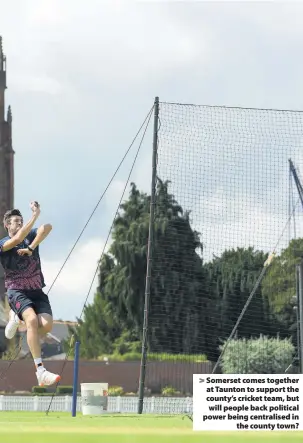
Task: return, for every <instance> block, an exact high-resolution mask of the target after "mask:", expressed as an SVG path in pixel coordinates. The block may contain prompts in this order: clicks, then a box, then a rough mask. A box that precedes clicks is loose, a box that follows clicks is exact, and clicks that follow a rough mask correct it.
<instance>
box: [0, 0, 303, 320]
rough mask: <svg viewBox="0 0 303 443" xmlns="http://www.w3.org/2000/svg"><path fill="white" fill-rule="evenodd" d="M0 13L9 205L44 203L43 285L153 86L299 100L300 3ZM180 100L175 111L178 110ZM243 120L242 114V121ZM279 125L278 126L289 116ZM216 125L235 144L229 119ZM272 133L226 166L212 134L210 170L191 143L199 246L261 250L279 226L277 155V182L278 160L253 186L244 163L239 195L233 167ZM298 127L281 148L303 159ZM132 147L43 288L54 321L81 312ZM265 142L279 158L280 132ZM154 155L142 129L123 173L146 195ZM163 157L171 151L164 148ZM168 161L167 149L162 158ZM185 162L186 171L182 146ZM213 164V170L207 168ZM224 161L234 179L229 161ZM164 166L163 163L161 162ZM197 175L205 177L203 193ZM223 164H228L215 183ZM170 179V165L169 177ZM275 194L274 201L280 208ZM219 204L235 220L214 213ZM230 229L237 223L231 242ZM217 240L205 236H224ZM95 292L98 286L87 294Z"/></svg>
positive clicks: (224, 100) (293, 104) (198, 100)
mask: <svg viewBox="0 0 303 443" xmlns="http://www.w3.org/2000/svg"><path fill="white" fill-rule="evenodd" d="M0 11H1V13H0V34H1V35H2V37H3V46H4V51H5V54H6V56H7V84H8V90H7V93H6V104H7V105H9V104H10V105H11V106H12V113H13V147H14V150H15V152H16V155H15V206H16V207H18V208H19V209H20V210H22V212H23V213H24V217H25V218H26V217H29V216H30V211H29V202H30V201H31V200H38V201H39V202H40V203H41V209H42V213H41V217H40V220H39V222H41V223H47V222H49V223H52V225H53V231H52V233H51V235H50V236H49V237H48V238H47V239H46V240H45V242H44V243H43V244H42V245H41V258H42V264H43V271H44V275H45V279H46V282H47V287H46V291H47V290H48V289H49V287H50V285H51V283H52V281H53V279H54V278H55V276H56V275H57V273H58V271H59V270H60V268H61V266H62V264H63V262H64V261H65V259H66V257H67V255H68V254H69V252H70V250H71V248H72V247H73V245H74V243H75V241H76V239H77V238H78V236H79V234H80V232H81V230H82V229H83V227H84V224H85V223H86V221H87V220H88V218H89V216H90V214H91V213H92V211H93V209H94V207H95V205H96V204H97V202H98V200H99V198H100V196H101V195H102V193H103V192H104V191H105V189H106V187H107V185H108V183H109V181H110V180H111V178H112V176H113V174H114V172H115V170H116V168H117V166H118V164H119V163H120V161H121V159H122V157H123V155H124V154H125V152H126V150H127V149H128V147H129V146H130V144H131V142H132V140H133V138H134V136H135V134H136V133H137V131H138V129H139V128H140V126H141V124H142V122H143V121H144V119H145V117H146V115H147V114H148V112H149V110H150V109H151V107H152V106H153V103H154V98H155V96H159V97H160V101H163V102H176V103H194V104H199V105H226V106H240V107H257V108H275V109H276V108H277V109H294V110H303V86H302V74H303V72H302V71H303V60H302V57H300V54H301V53H302V49H303V4H302V3H299V2H296V3H290V2H287V3H286V2H285V3H281V2H279V3H277V2H267V3H261V2H251V3H249V2H233V3H228V2H221V3H220V2H190V1H183V2H172V1H166V2H159V1H149V2H145V1H137V2H132V1H123V2H118V1H114V0H111V1H97V0H90V1H89V7H88V6H87V4H86V3H83V2H82V1H79V0H73V1H71V0H64V2H62V1H59V0H44V1H43V2H41V1H38V0H10V2H7V1H6V0H0ZM172 109H173V108H172ZM180 109H181V108H178V111H177V112H183V110H182V109H183V108H182V109H181V111H180ZM167 112H168V113H169V112H171V111H170V110H168V111H167ZM203 112H204V114H203ZM203 112H202V113H201V114H200V116H196V117H195V118H196V119H197V120H196V122H198V123H199V122H200V123H201V126H200V129H199V131H200V132H199V136H198V137H197V139H196V141H195V143H196V144H195V146H196V148H197V147H198V144H199V143H200V142H201V141H202V140H203V129H202V128H208V131H209V132H208V134H209V138H208V140H210V139H211V134H212V133H213V132H211V131H210V130H211V129H212V131H215V129H214V128H213V127H212V126H211V124H210V123H208V126H207V123H206V121H203V117H204V116H206V111H203ZM167 115H169V114H167ZM171 115H172V114H171ZM184 115H185V114H184ZM184 118H188V117H184ZM216 118H217V120H216ZM241 118H243V117H239V119H240V120H238V121H242V122H243V121H244V120H241ZM176 121H177V120H176ZM216 121H217V122H218V124H219V123H220V122H221V120H220V118H219V116H218V114H217V117H214V120H213V122H216ZM282 123H283V125H284V127H286V126H287V121H286V117H285V119H284V120H283V122H282ZM224 124H225V129H226V128H228V135H227V140H228V141H229V142H231V141H232V140H234V139H233V138H232V133H233V132H232V131H233V130H234V129H232V128H235V127H236V126H235V125H236V124H235V123H234V125H233V126H232V125H231V126H230V125H228V124H227V123H226V121H225V123H224ZM203 125H204V126H203ZM276 125H279V121H278V120H277V121H276ZM173 128H174V125H173V124H172V123H171V124H170V123H168V124H167V125H166V126H165V124H164V125H163V127H162V131H163V134H164V131H165V129H166V130H167V131H171V132H170V137H171V139H170V140H171V141H172V140H175V141H176V140H177V139H176V137H177V136H176V134H177V130H176V133H175V135H174V133H173V132H172V130H173ZM179 131H180V127H179ZM217 131H218V129H217ZM242 131H243V132H242V133H241V131H240V132H239V134H238V139H237V140H236V142H237V143H238V145H237V146H239V143H240V138H239V137H240V136H241V135H242V136H244V135H245V131H244V126H243V127H242ZM273 132H274V130H272V132H271V133H269V134H267V135H265V136H264V134H263V133H261V130H260V131H259V132H258V131H256V132H255V136H256V137H259V138H258V140H257V144H256V145H253V143H252V141H251V140H252V139H250V141H249V142H247V143H246V145H245V156H242V157H241V155H242V154H241V152H240V151H234V152H235V153H237V155H238V162H237V161H235V160H234V159H233V158H232V155H231V157H230V158H229V157H228V151H227V150H226V152H225V155H227V157H226V163H225V162H223V164H222V162H221V163H220V149H219V148H220V147H222V140H221V142H219V138H218V132H217V136H216V137H217V138H216V142H214V146H215V151H214V153H213V154H214V155H213V156H210V155H209V156H208V157H207V162H208V163H207V164H208V165H209V166H208V169H207V168H206V169H205V167H204V169H203V167H202V165H204V166H205V164H206V163H205V162H204V163H203V162H202V159H203V157H199V151H195V152H196V156H197V157H195V158H196V159H199V160H198V162H197V160H192V161H193V162H195V164H196V166H197V164H198V165H200V166H199V168H198V169H197V171H198V172H197V173H196V176H197V177H198V179H197V180H198V181H196V182H195V181H194V180H193V179H192V187H191V188H190V189H191V191H190V192H191V194H190V195H188V200H187V202H188V203H192V206H193V207H194V209H195V210H194V211H193V212H194V213H196V214H198V216H197V217H196V219H195V220H194V224H195V227H197V229H201V230H203V225H204V227H205V223H206V221H207V230H206V228H205V233H204V237H205V236H206V238H205V239H204V238H203V240H205V242H206V245H207V244H209V242H210V241H211V239H212V238H213V237H214V236H217V237H218V235H219V234H218V233H220V232H226V234H224V238H225V239H228V238H229V239H230V241H231V242H233V241H234V242H239V241H241V242H242V241H243V243H245V242H247V241H248V240H249V239H250V238H252V237H255V238H256V236H258V235H259V234H260V232H261V231H262V235H261V234H260V235H261V236H260V235H259V236H260V238H259V239H258V241H257V243H258V245H260V247H261V246H262V247H263V246H264V247H265V248H270V246H271V244H272V243H274V242H275V239H276V238H277V237H278V236H279V232H276V229H278V230H279V229H280V227H281V226H282V225H281V223H282V221H281V220H282V219H283V217H284V216H285V211H286V209H285V208H286V205H287V195H286V191H287V189H286V187H287V180H288V175H287V174H288V169H287V167H288V166H287V158H286V160H285V158H284V157H283V159H282V157H281V159H282V160H281V161H284V160H285V165H284V164H283V166H281V167H280V166H279V168H278V169H279V174H280V175H279V177H280V179H281V180H282V181H281V180H280V179H279V180H278V179H277V177H276V180H277V181H276V182H274V181H273V180H274V177H275V173H274V169H270V171H271V172H270V178H268V179H267V181H266V180H265V178H264V174H263V175H262V177H263V180H264V185H263V186H262V189H263V191H262V192H261V190H260V188H258V187H257V185H255V186H253V180H254V177H255V176H254V175H253V172H252V171H253V170H254V169H253V167H251V168H250V169H247V170H250V171H251V173H250V176H249V178H248V180H247V183H248V184H249V189H246V191H245V195H239V192H236V177H240V176H241V174H242V175H243V171H244V170H245V165H247V164H248V162H250V163H249V164H250V165H253V164H254V163H253V159H254V155H253V152H252V149H253V148H254V147H256V146H257V147H258V152H259V153H261V151H262V149H263V148H264V147H265V146H266V143H269V142H270V137H271V135H272V133H273ZM166 134H168V132H166ZM296 137H297V136H295V135H293V138H292V140H293V141H295V145H294V146H292V148H293V149H292V150H291V152H292V153H293V154H294V155H295V161H296V164H297V165H298V166H300V164H301V160H302V161H303V159H302V157H300V149H299V147H300V143H299V141H298V140H297V138H296ZM164 138H165V137H164V136H163V140H164ZM187 140H188V139H187ZM138 143H139V140H138V141H137V142H136V143H135V144H134V146H133V148H132V149H131V151H130V153H129V156H128V157H127V160H126V162H125V164H123V167H122V168H121V169H120V170H119V171H118V173H117V174H116V175H115V177H114V179H113V181H112V183H111V186H110V187H109V189H108V191H107V192H106V194H105V196H104V198H103V199H102V201H101V203H100V205H99V206H98V209H97V210H96V212H95V214H94V216H93V217H92V219H91V221H90V222H89V224H88V226H87V228H86V229H85V231H84V233H83V235H82V237H81V239H80V241H79V242H78V244H77V246H76V248H75V250H74V251H73V253H72V254H71V257H70V259H69V260H68V261H67V264H66V266H65V267H64V269H63V271H62V273H61V274H60V276H59V278H58V280H57V281H56V283H55V284H54V286H53V287H52V289H51V291H50V293H49V296H50V300H51V304H52V307H53V311H54V317H55V318H56V319H59V318H60V319H64V320H74V319H75V318H76V317H79V315H80V313H81V311H82V307H83V303H84V301H85V299H86V296H87V294H88V291H89V288H90V284H91V280H92V278H93V276H94V274H95V271H96V267H97V260H98V259H99V257H100V255H101V253H102V251H103V249H104V247H105V244H106V239H107V236H108V233H109V229H110V226H111V223H112V220H113V217H114V214H115V212H116V210H117V206H118V203H119V200H120V198H121V195H122V192H123V189H124V187H125V184H126V181H127V176H128V173H129V170H130V167H131V164H132V161H133V159H134V156H135V152H136V149H137V148H138ZM275 143H276V145H277V146H279V147H280V151H279V152H280V153H281V156H282V154H283V155H284V154H286V151H287V149H286V150H285V151H283V149H282V148H283V146H284V147H285V146H286V145H285V141H284V145H283V146H282V147H281V145H280V144H279V140H278V141H277V140H275ZM163 146H164V145H163ZM197 149H198V148H197ZM226 149H227V148H226ZM167 152H169V151H167ZM205 152H206V151H204V155H206V154H205ZM215 154H216V155H215ZM263 154H264V162H265V164H270V161H271V160H272V154H271V151H268V152H267V154H265V153H264V152H263ZM151 155H152V128H151V127H149V130H148V132H147V134H146V137H145V140H144V143H143V145H142V148H141V150H140V154H139V157H138V160H137V162H136V164H135V168H134V170H133V174H132V176H131V181H134V182H135V183H136V184H137V185H138V187H140V189H142V190H144V191H147V192H149V190H150V180H151ZM167 155H169V154H167ZM173 155H174V152H173V151H171V157H170V158H172V157H173ZM179 158H180V159H181V154H180V156H179ZM164 159H165V156H163V162H164ZM182 159H183V160H182V161H183V167H184V165H186V163H185V157H184V154H183V157H182ZM204 159H205V157H204ZM221 160H222V159H221ZM216 161H217V162H218V165H221V166H220V167H219V168H218V169H216V168H214V169H213V168H212V167H213V165H214V164H216V163H213V162H216ZM228 162H229V169H230V175H228V174H227V172H226V167H225V166H226V164H227V163H228ZM266 162H267V163H266ZM171 164H173V163H171ZM237 165H238V166H239V167H238V169H237ZM163 168H164V169H163V171H165V165H164V163H163ZM220 168H221V169H220ZM215 169H216V171H217V174H218V176H216V175H215V173H216V172H214V170H215ZM301 169H303V165H301ZM166 170H167V171H168V168H167V169H166ZM171 170H173V169H172V168H171ZM201 171H202V172H203V174H204V175H203V177H205V183H204V188H203V191H201V192H199V189H200V188H201V186H202V182H201V175H200V173H201ZM220 171H221V172H220ZM223 172H225V173H226V174H227V175H226V177H225V179H224V180H223V179H222V174H221V173H223ZM265 172H266V171H265ZM256 174H257V173H256ZM257 176H258V175H257ZM265 176H266V174H265ZM177 177H178V171H176V174H175V181H176V182H177ZM215 177H217V179H215ZM232 177H234V179H233V180H234V181H233V182H232V183H233V184H232V185H231V186H230V188H229V189H230V192H229V193H228V192H226V184H227V183H231V181H230V180H232ZM179 178H180V177H179ZM220 180H221V181H220ZM269 180H271V181H270V183H271V184H272V186H273V188H272V189H271V188H270V186H269V185H268V183H269ZM178 183H179V185H178V186H177V185H175V189H176V191H177V190H178V189H180V190H181V188H182V187H181V181H179V182H178ZM218 183H219V184H218ZM273 183H274V185H273ZM257 189H259V191H258V193H257V195H258V196H259V197H260V196H261V195H262V196H263V195H264V200H262V201H263V202H265V203H266V202H268V201H270V202H271V201H272V202H273V203H272V205H271V207H270V209H268V207H264V205H262V204H261V203H260V204H259V205H257V204H256V199H255V198H254V195H255V193H256V190H257ZM126 192H128V188H127V191H126ZM278 192H279V194H277V193H278ZM222 193H223V194H222ZM126 195H127V194H126ZM272 195H274V196H276V197H277V196H278V195H279V198H281V199H282V200H283V199H284V200H283V206H281V205H282V203H281V204H279V202H278V200H277V198H273V199H272V198H271V197H272ZM260 199H261V197H260ZM268 199H269V200H268ZM279 201H280V200H279ZM243 202H244V207H245V208H248V209H247V210H246V212H245V220H249V218H251V219H252V220H255V219H256V220H257V224H256V222H255V221H254V222H253V223H252V224H251V226H250V228H249V229H248V228H247V226H246V222H244V221H243V220H242V222H241V221H240V222H239V220H241V214H242V213H243ZM259 202H261V200H259ZM274 202H276V203H274ZM185 203H186V202H185ZM207 207H208V208H209V212H207ZM280 207H281V208H282V209H283V210H282V209H281V211H282V212H283V214H282V215H281V213H279V208H280ZM215 208H217V213H214V209H215ZM220 208H223V209H222V211H221V209H220ZM224 208H225V209H224ZM226 208H230V209H229V211H230V212H229V213H230V214H234V217H236V216H237V217H236V218H237V220H238V221H234V220H230V219H224V217H225V216H226V214H227V213H228V210H227V209H226ZM241 208H242V209H241ZM205 214H206V215H205ZM207 214H208V215H207ZM273 214H274V215H273ZM242 215H243V214H242ZM206 216H207V217H208V218H207V220H206ZM203 217H204V218H203ZM273 217H275V220H276V224H274V223H273ZM227 218H228V217H227ZM223 219H224V220H225V221H224V223H223V224H222V220H223ZM237 223H238V224H237ZM258 223H259V224H258ZM283 223H284V219H283ZM283 223H282V224H283ZM217 224H219V226H218V227H217V229H216V225H217ZM256 226H257V227H256ZM258 226H259V227H258ZM264 226H265V227H266V228H265V229H263V228H262V227H264ZM253 228H254V230H252V229H253ZM222 229H224V230H225V231H222ZM228 232H235V233H236V234H235V236H234V239H233V238H232V236H230V235H228ZM258 233H259V234H258ZM268 236H270V238H269V237H268ZM217 237H216V240H214V241H216V242H218V244H219V243H220V245H221V246H222V245H223V243H222V242H221V241H220V238H217ZM264 239H266V241H263V240H264ZM262 242H263V243H262ZM224 245H225V243H224ZM94 290H95V284H94V285H93V289H92V291H91V292H90V296H89V301H91V300H92V297H93V294H94Z"/></svg>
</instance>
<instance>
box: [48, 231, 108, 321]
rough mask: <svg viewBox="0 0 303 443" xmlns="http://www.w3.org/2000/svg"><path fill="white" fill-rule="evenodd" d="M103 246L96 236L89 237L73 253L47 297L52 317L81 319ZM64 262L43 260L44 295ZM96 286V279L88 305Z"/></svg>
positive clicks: (62, 259) (61, 258)
mask: <svg viewBox="0 0 303 443" xmlns="http://www.w3.org/2000/svg"><path fill="white" fill-rule="evenodd" d="M104 243H105V242H104V241H103V240H102V239H100V238H99V237H96V238H90V239H89V240H87V241H85V242H82V244H80V245H78V246H77V247H76V248H75V250H74V251H73V253H72V255H71V256H70V259H69V260H68V261H67V263H66V265H65V267H64V268H63V270H62V272H61V274H60V275H59V277H58V279H57V281H56V282H55V284H54V286H53V288H52V289H51V291H50V294H49V297H50V302H51V305H52V308H53V314H54V317H55V318H57V319H58V318H61V319H63V320H73V319H75V318H76V317H79V316H80V314H81V311H82V308H83V305H84V302H85V299H86V297H87V294H88V292H89V288H90V284H91V282H92V279H93V276H94V273H95V271H96V268H97V265H98V260H99V259H100V257H101V253H102V251H103V248H104ZM65 259H66V257H65V256H63V255H61V256H60V257H58V258H56V259H55V260H48V259H44V258H43V257H42V269H43V273H44V278H45V281H46V283H47V286H46V288H45V292H48V290H49V288H50V286H51V284H52V282H53V281H54V279H55V277H56V276H57V274H58V272H59V270H60V268H61V266H62V265H63V263H64V261H65ZM97 283H98V282H97V276H96V278H95V280H94V283H93V286H92V289H91V292H90V295H89V298H88V302H91V301H92V299H93V296H94V293H95V290H96V287H97Z"/></svg>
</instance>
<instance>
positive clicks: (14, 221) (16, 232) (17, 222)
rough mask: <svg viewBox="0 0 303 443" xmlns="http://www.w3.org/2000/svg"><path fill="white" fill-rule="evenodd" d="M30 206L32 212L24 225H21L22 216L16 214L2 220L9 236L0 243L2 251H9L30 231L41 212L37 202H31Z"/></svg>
mask: <svg viewBox="0 0 303 443" xmlns="http://www.w3.org/2000/svg"><path fill="white" fill-rule="evenodd" d="M30 207H31V210H32V212H33V214H32V217H31V219H30V220H29V221H28V222H27V223H26V225H24V226H22V217H21V216H16V215H12V216H11V217H9V218H8V220H7V221H4V223H5V228H6V229H7V230H8V233H9V235H10V237H11V238H10V239H9V240H7V241H6V242H5V243H4V244H3V245H2V247H1V251H2V252H6V251H9V250H10V249H12V248H14V247H15V246H17V245H18V244H19V243H21V242H22V241H23V240H24V239H25V237H26V236H27V235H28V234H29V233H30V231H31V229H32V228H33V226H34V224H35V222H36V221H37V219H38V217H39V215H40V212H41V211H40V205H39V204H38V203H37V202H31V204H30Z"/></svg>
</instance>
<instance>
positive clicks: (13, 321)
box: [5, 309, 21, 340]
mask: <svg viewBox="0 0 303 443" xmlns="http://www.w3.org/2000/svg"><path fill="white" fill-rule="evenodd" d="M20 323H21V321H20V319H19V317H18V315H17V314H15V313H14V311H13V310H12V309H11V310H10V311H9V321H8V323H7V325H6V328H5V337H6V338H7V339H8V340H11V339H12V338H13V337H14V336H15V334H16V332H17V330H18V326H19V325H20Z"/></svg>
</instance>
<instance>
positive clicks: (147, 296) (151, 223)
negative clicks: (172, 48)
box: [138, 97, 159, 414]
mask: <svg viewBox="0 0 303 443" xmlns="http://www.w3.org/2000/svg"><path fill="white" fill-rule="evenodd" d="M158 123H159V97H156V98H155V102H154V130H153V155H152V179H151V198H150V215H149V233H148V247H147V267H146V280H145V299H144V319H143V334H142V353H141V364H140V379H139V400H138V414H142V412H143V399H144V386H145V375H146V361H147V334H148V311H149V301H150V287H151V270H152V259H153V245H154V223H155V217H154V215H155V200H156V181H157V153H158V152H157V151H158Z"/></svg>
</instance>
